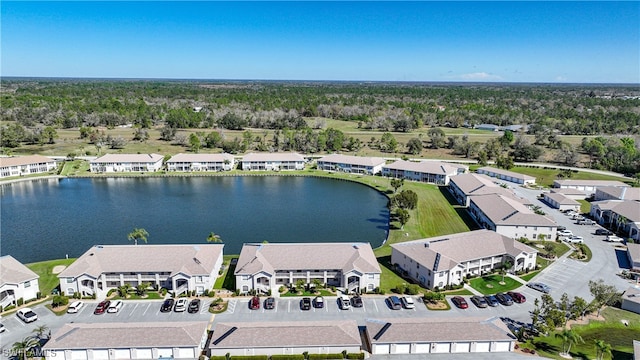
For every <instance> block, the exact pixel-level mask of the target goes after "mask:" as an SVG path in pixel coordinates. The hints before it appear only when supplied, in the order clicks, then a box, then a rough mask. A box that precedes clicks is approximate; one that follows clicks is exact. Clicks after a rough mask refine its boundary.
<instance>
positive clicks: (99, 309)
mask: <svg viewBox="0 0 640 360" xmlns="http://www.w3.org/2000/svg"><path fill="white" fill-rule="evenodd" d="M109 305H111V301H109V300H104V301H101V302H100V303H98V306H96V309H95V310H93V313H94V314H95V315H100V314H104V313H105V311H107V309H108V308H109Z"/></svg>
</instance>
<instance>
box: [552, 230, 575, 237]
mask: <svg viewBox="0 0 640 360" xmlns="http://www.w3.org/2000/svg"><path fill="white" fill-rule="evenodd" d="M556 234H558V237H560V238H563V237H565V238H567V237H570V236H573V232H572V231H571V230H562V231H558V232H557V233H556Z"/></svg>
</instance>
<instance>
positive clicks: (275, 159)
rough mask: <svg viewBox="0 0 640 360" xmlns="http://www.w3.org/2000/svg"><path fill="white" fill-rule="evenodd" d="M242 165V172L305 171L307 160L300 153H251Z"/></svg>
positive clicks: (243, 160)
mask: <svg viewBox="0 0 640 360" xmlns="http://www.w3.org/2000/svg"><path fill="white" fill-rule="evenodd" d="M241 164H242V170H262V171H265V170H266V171H280V170H303V169H304V164H305V160H304V158H303V157H302V155H300V154H298V153H249V154H247V155H245V156H243V157H242V162H241Z"/></svg>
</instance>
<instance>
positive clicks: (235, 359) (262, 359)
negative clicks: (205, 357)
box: [229, 355, 269, 360]
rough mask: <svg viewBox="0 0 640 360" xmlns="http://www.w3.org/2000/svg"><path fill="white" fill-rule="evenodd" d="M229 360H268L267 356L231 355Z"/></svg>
mask: <svg viewBox="0 0 640 360" xmlns="http://www.w3.org/2000/svg"><path fill="white" fill-rule="evenodd" d="M229 359H230V360H269V356H267V355H253V356H251V355H231V356H230V357H229Z"/></svg>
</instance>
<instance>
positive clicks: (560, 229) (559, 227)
mask: <svg viewBox="0 0 640 360" xmlns="http://www.w3.org/2000/svg"><path fill="white" fill-rule="evenodd" d="M557 230H558V231H563V230H567V227H566V226H562V225H559V226H558V229H557Z"/></svg>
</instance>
